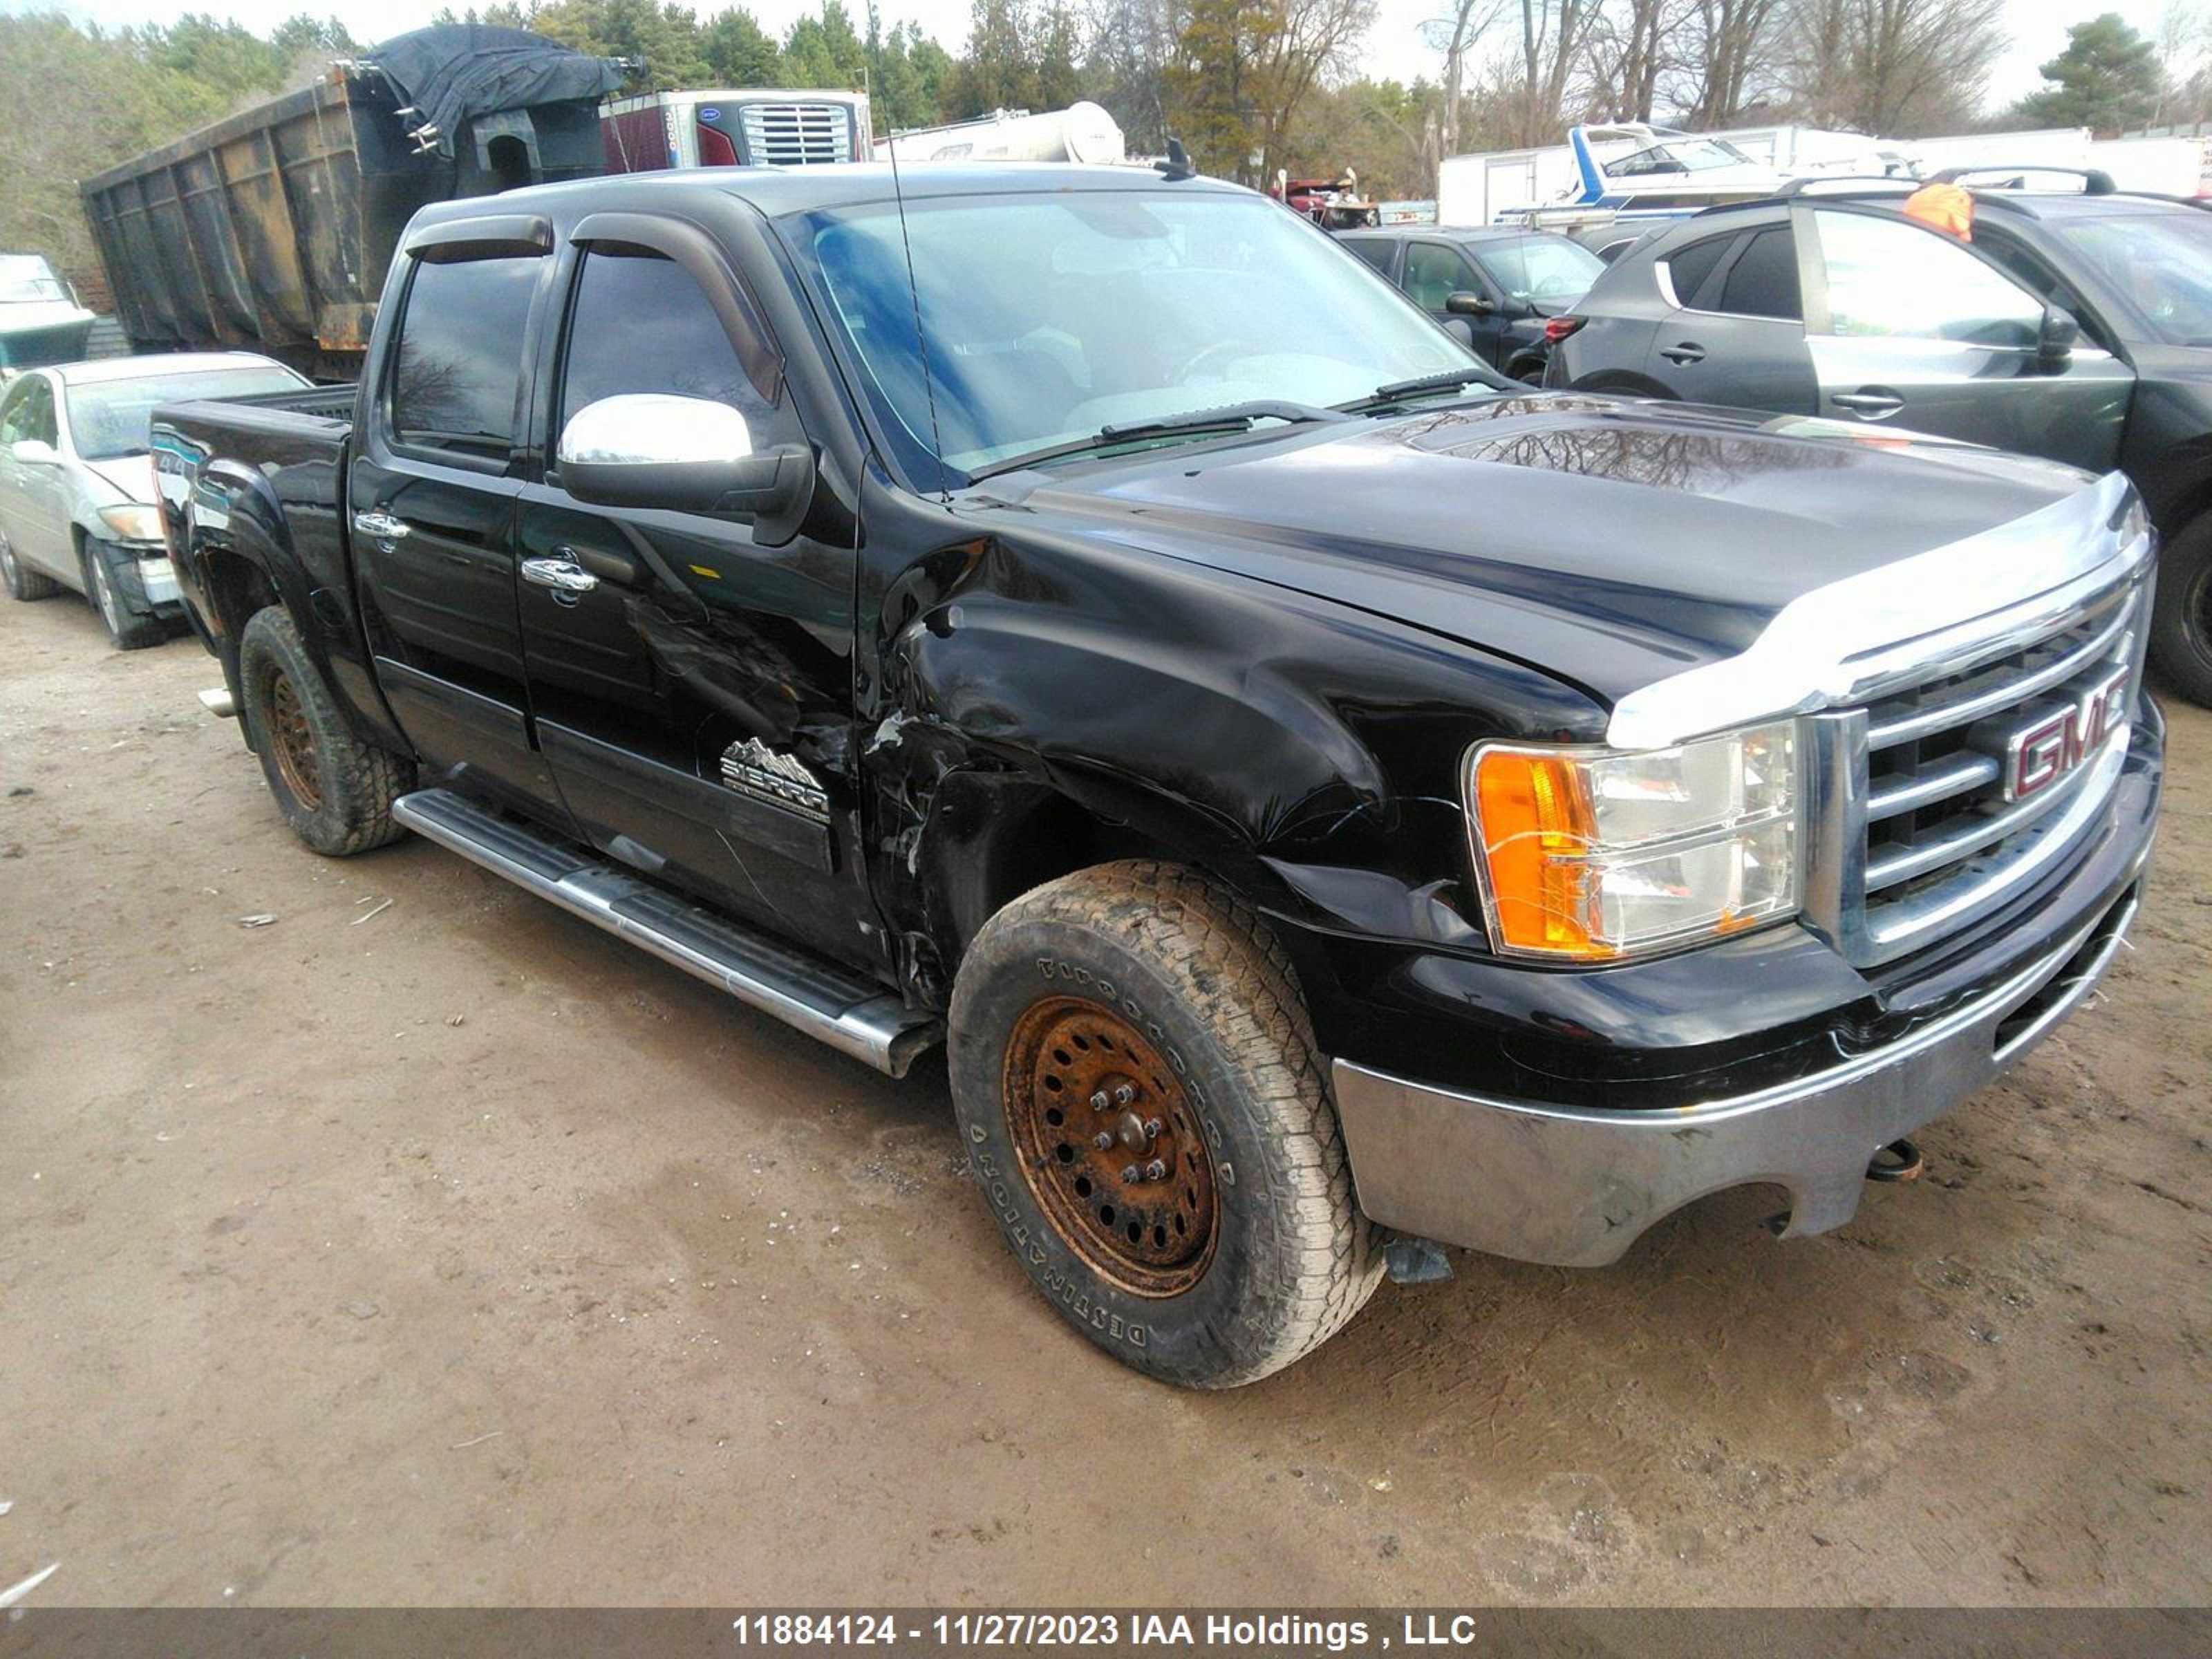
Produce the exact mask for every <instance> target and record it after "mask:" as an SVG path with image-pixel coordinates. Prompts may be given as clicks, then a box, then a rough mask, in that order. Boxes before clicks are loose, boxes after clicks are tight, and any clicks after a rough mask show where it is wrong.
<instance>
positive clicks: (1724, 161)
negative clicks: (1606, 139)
mask: <svg viewBox="0 0 2212 1659" xmlns="http://www.w3.org/2000/svg"><path fill="white" fill-rule="evenodd" d="M1753 165H1755V164H1754V163H1753V161H1752V159H1751V157H1749V156H1748V155H1745V154H1744V153H1743V152H1742V151H1741V150H1740V149H1737V148H1736V147H1735V145H1734V144H1731V143H1729V142H1728V141H1727V140H1726V139H1724V138H1670V139H1668V141H1667V142H1666V143H1663V144H1654V145H1652V146H1651V147H1650V149H1639V150H1637V151H1634V152H1633V153H1632V154H1630V155H1624V156H1622V157H1621V158H1620V160H1619V161H1607V163H1606V164H1605V170H1606V172H1607V173H1608V174H1610V175H1611V176H1612V177H1613V178H1616V179H1634V178H1638V177H1640V176H1643V175H1645V174H1649V173H1711V172H1712V171H1713V170H1714V169H1716V168H1717V167H1751V166H1753Z"/></svg>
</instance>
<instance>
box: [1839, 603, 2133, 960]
mask: <svg viewBox="0 0 2212 1659" xmlns="http://www.w3.org/2000/svg"><path fill="white" fill-rule="evenodd" d="M2146 605H2148V586H2147V585H2146V583H2145V582H2144V581H2142V580H2140V579H2139V578H2136V579H2131V580H2127V581H2124V582H2123V583H2121V584H2119V585H2117V586H2112V587H2111V588H2108V589H2106V591H2105V592H2102V593H2100V594H2097V595H2095V596H2093V598H2091V599H2088V600H2087V602H2085V603H2084V604H2082V605H2080V606H2078V607H2077V608H2076V609H2075V611H2072V612H2071V613H2070V614H2069V615H2068V616H2065V617H2059V618H2056V619H2054V621H2053V623H2052V624H2051V626H2050V627H2049V628H2048V629H2045V630H2044V631H2042V632H2040V633H2039V634H2038V635H2035V636H2034V637H2033V638H2031V639H2029V640H2027V641H2024V642H2008V643H2006V644H2004V645H2002V646H1999V647H1994V648H1993V649H1992V650H1991V651H1990V653H1984V654H1983V655H1982V656H1980V657H1978V658H1977V659H1974V660H1972V661H1971V662H1968V663H1966V664H1963V665H1958V666H1956V667H1954V669H1952V670H1951V671H1948V672H1944V673H1942V674H1940V675H1937V676H1935V677H1932V678H1928V679H1925V680H1923V681H1920V682H1917V683H1916V684H1910V685H1907V686H1906V687H1905V688H1904V689H1902V690H1887V691H1885V693H1884V694H1883V695H1881V696H1878V697H1877V698H1876V699H1875V701H1873V702H1869V703H1868V704H1867V705H1865V706H1864V707H1863V708H1853V709H1845V710H1840V711H1838V712H1836V713H1833V714H1828V715H1824V716H1820V717H1819V719H1818V720H1817V722H1816V725H1817V727H1818V731H1817V733H1816V736H1817V744H1816V747H1817V749H1818V750H1819V751H1820V753H1821V755H1822V757H1823V759H1822V762H1821V764H1820V770H1821V771H1822V772H1823V773H1825V774H1826V777H1827V779H1828V780H1829V787H1828V790H1827V793H1828V794H1829V797H1830V800H1831V802H1832V805H1833V807H1834V809H1835V810H1833V811H1832V813H1831V815H1830V817H1829V820H1828V825H1827V828H1828V831H1829V833H1831V834H1832V836H1834V837H1835V838H1836V839H1837V840H1838V841H1839V842H1842V843H1843V845H1842V846H1841V847H1840V848H1838V852H1839V853H1840V854H1841V855H1840V856H1839V857H1838V858H1836V859H1835V860H1833V869H1834V873H1835V876H1836V878H1837V881H1836V887H1837V889H1838V890H1836V891H1834V892H1833V893H1832V895H1831V896H1830V904H1829V905H1827V906H1820V907H1817V908H1821V909H1826V910H1827V911H1828V912H1829V914H1827V915H1825V916H1821V915H1808V919H1809V920H1813V921H1815V922H1816V923H1822V922H1825V923H1826V924H1827V925H1828V926H1829V927H1831V928H1832V931H1833V932H1834V933H1836V934H1837V935H1838V944H1839V945H1841V946H1842V948H1843V949H1844V953H1845V954H1846V955H1847V956H1848V957H1850V959H1851V960H1852V961H1854V962H1856V963H1860V964H1862V965H1871V964H1873V963H1881V962H1886V961H1889V960H1892V959H1893V958H1895V957H1900V956H1903V955H1905V954H1906V953H1907V952H1909V951H1912V950H1913V949H1915V948H1917V947H1918V946H1920V945H1925V944H1928V943H1929V942H1931V941H1932V940H1934V939H1936V938H1939V937H1941V936H1942V935H1943V934H1944V933H1948V932H1950V931H1953V930H1955V929H1956V928H1957V927H1960V926H1962V925H1965V924H1966V923H1967V922H1969V921H1972V920H1973V919H1974V918H1975V917H1977V916H1979V915H1985V914H1987V913H1988V912H1990V910H1992V909H1994V908H1996V907H1997V906H1998V905H1999V904H2001V903H2002V902H2004V900H2005V899H2006V898H2007V897H2008V896H2009V895H2010V894H2012V893H2013V892H2014V891H2015V890H2018V889H2019V888H2020V887H2021V885H2022V884H2025V883H2027V881H2029V880H2031V879H2033V878H2034V877H2036V876H2037V875H2039V873H2041V872H2045V870H2047V869H2048V868H2050V867H2051V864H2052V862H2053V861H2054V860H2057V858H2058V857H2059V856H2060V855H2062V854H2063V853H2064V852H2065V850H2066V849H2067V848H2069V846H2071V845H2072V844H2073V842H2075V839H2076V838H2077V837H2078V836H2079V835H2080V834H2081V832H2082V831H2083V830H2085V829H2087V826H2088V825H2089V824H2090V823H2092V822H2093V820H2094V818H2095V817H2096V816H2097V812H2098V810H2099V809H2100V807H2101V806H2102V805H2104V803H2105V801H2106V798H2107V797H2108V796H2109V795H2110V794H2111V793H2112V787H2113V784H2114V783H2115V781H2117V779H2118V775H2119V769H2120V765H2121V763H2122V762H2123V761H2124V757H2125V754H2126V750H2127V744H2128V726H2127V724H2126V721H2125V720H2120V721H2118V722H2117V723H2115V724H2114V725H2112V726H2110V727H2109V728H2108V729H2107V730H2106V732H2105V733H2104V735H2103V738H2102V739H2101V741H2100V742H2099V743H2098V744H2096V745H2095V746H2094V747H2093V748H2092V749H2090V750H2088V751H2087V752H2085V753H2083V754H2081V756H2080V757H2079V759H2078V761H2077V762H2076V763H2075V764H2074V765H2073V766H2072V767H2071V768H2070V769H2068V770H2067V771H2065V772H2064V773H2063V774H2062V775H2059V776H2058V777H2057V779H2056V780H2055V781H2052V782H2051V783H2049V784H2048V785H2046V786H2045V787H2041V788H2039V789H2037V790H2036V791H2035V792H2034V793H2024V794H2023V795H2022V797H2021V799H2007V788H2006V778H2005V771H2006V767H2007V759H2006V756H2007V752H2008V747H2007V746H2008V738H2010V737H2011V735H2012V734H2014V733H2016V732H2021V731H2024V730H2026V729H2027V728H2030V727H2032V726H2034V725H2035V723H2036V721H2037V720H2038V719H2039V717H2044V716H2051V715H2058V714H2063V712H2064V711H2065V710H2066V709H2068V708H2069V707H2073V706H2075V705H2077V704H2078V703H2079V702H2081V699H2083V698H2084V697H2085V696H2088V694H2090V693H2091V692H2092V691H2093V690H2095V689H2097V688H2098V687H2100V686H2101V685H2103V684H2106V683H2107V682H2109V681H2110V680H2111V679H2112V677H2113V675H2114V673H2115V672H2116V671H2124V672H2126V673H2127V674H2128V676H2129V678H2128V695H2127V696H2126V698H2125V699H2124V702H2125V706H2126V707H2127V708H2128V709H2129V710H2130V712H2131V711H2132V709H2133V707H2134V702H2135V696H2136V689H2137V684H2138V682H2139V680H2140V678H2141V673H2142V635H2143V632H2144V623H2145V621H2146V612H2145V607H2146Z"/></svg>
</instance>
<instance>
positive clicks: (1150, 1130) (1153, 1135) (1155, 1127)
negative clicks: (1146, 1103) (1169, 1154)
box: [1145, 1117, 1168, 1140]
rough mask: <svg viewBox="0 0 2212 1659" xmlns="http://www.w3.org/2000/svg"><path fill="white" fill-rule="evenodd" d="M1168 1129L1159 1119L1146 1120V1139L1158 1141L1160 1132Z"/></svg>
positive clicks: (1149, 1118)
mask: <svg viewBox="0 0 2212 1659" xmlns="http://www.w3.org/2000/svg"><path fill="white" fill-rule="evenodd" d="M1166 1127H1168V1126H1167V1125H1166V1124H1164V1123H1163V1122H1161V1121H1159V1119H1158V1118H1156V1117H1148V1118H1146V1120H1145V1139H1147V1140H1158V1139H1159V1138H1160V1131H1161V1130H1163V1129H1164V1128H1166Z"/></svg>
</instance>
